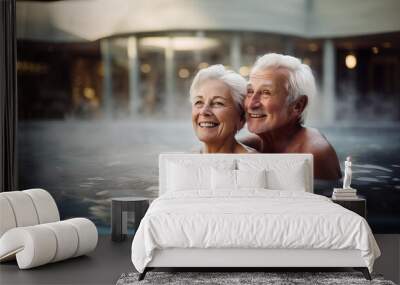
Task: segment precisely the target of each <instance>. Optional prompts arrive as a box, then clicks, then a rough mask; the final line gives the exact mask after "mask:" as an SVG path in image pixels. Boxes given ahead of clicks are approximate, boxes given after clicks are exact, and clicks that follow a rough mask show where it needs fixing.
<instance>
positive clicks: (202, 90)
mask: <svg viewBox="0 0 400 285" xmlns="http://www.w3.org/2000/svg"><path fill="white" fill-rule="evenodd" d="M246 86H247V82H246V80H245V79H244V78H243V77H241V76H240V75H239V74H237V73H235V72H233V71H228V70H226V69H225V67H224V66H223V65H220V64H219V65H213V66H210V67H208V68H205V69H202V70H200V71H199V72H198V73H197V75H196V76H195V78H194V79H193V83H192V86H191V87H190V101H191V103H192V123H193V129H194V131H195V133H196V136H197V137H198V139H199V140H200V141H201V142H203V147H202V149H201V150H198V152H200V153H248V152H256V151H255V150H254V149H252V148H250V147H247V146H245V145H243V144H241V143H240V142H238V141H237V140H236V139H235V135H236V133H237V132H238V131H239V130H240V129H241V128H242V127H243V125H244V124H245V112H244V105H243V103H244V98H245V95H246Z"/></svg>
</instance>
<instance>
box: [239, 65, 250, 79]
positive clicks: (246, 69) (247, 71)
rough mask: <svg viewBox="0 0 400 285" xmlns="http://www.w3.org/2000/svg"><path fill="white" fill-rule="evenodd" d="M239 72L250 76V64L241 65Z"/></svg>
mask: <svg viewBox="0 0 400 285" xmlns="http://www.w3.org/2000/svg"><path fill="white" fill-rule="evenodd" d="M239 73H240V75H242V76H244V77H247V76H249V74H250V67H248V66H246V65H245V66H241V67H240V68H239Z"/></svg>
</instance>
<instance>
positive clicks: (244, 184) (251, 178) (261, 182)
mask: <svg viewBox="0 0 400 285" xmlns="http://www.w3.org/2000/svg"><path fill="white" fill-rule="evenodd" d="M266 174H267V172H266V170H265V169H261V170H236V183H237V188H267V175H266Z"/></svg>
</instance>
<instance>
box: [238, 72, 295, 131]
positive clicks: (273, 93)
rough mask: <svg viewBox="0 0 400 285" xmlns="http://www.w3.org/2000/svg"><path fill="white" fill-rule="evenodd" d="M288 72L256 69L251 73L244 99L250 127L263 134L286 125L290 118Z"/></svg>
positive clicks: (250, 129) (251, 129)
mask: <svg viewBox="0 0 400 285" xmlns="http://www.w3.org/2000/svg"><path fill="white" fill-rule="evenodd" d="M287 82H288V72H287V71H286V70H284V69H273V68H269V69H265V70H257V71H255V72H252V73H251V74H250V80H249V83H248V86H247V96H246V99H245V109H246V120H247V127H248V129H249V131H250V132H252V133H255V134H258V135H259V134H262V133H266V132H269V131H273V130H276V129H279V128H281V127H282V126H284V125H286V124H287V123H288V122H289V121H290V120H291V119H292V116H291V107H290V106H289V104H288V103H287V97H288V91H287Z"/></svg>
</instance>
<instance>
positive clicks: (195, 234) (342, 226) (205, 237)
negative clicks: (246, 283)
mask: <svg viewBox="0 0 400 285" xmlns="http://www.w3.org/2000/svg"><path fill="white" fill-rule="evenodd" d="M167 248H271V249H282V248H287V249H357V250H360V252H361V256H362V258H363V259H364V261H365V264H366V266H367V267H368V268H369V270H370V271H372V267H373V263H374V260H375V259H376V258H377V257H378V256H379V255H380V251H379V248H378V246H377V244H376V241H375V239H374V237H373V235H372V232H371V230H370V228H369V226H368V223H367V222H366V221H365V219H363V218H362V217H360V216H359V215H357V214H355V213H353V212H351V211H349V210H347V209H344V208H343V207H341V206H339V205H337V204H335V203H333V202H331V201H330V200H329V199H328V198H326V197H323V196H320V195H316V194H312V193H307V192H296V191H278V190H266V189H248V191H244V190H243V191H235V192H232V193H230V194H229V195H227V194H226V193H225V194H223V195H222V194H221V196H220V197H215V196H207V195H204V196H199V194H198V193H197V192H196V191H183V192H171V193H166V194H164V195H163V196H161V197H159V198H158V199H156V200H154V202H153V203H152V204H151V206H150V208H149V210H148V211H147V213H146V215H145V217H144V218H143V220H142V222H141V223H140V226H139V228H138V231H137V233H136V235H135V238H134V240H133V243H132V262H133V264H134V266H135V267H136V269H137V270H138V271H139V272H143V270H144V268H145V267H146V265H147V264H148V263H149V262H150V261H151V260H152V258H153V255H154V250H155V249H167Z"/></svg>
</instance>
